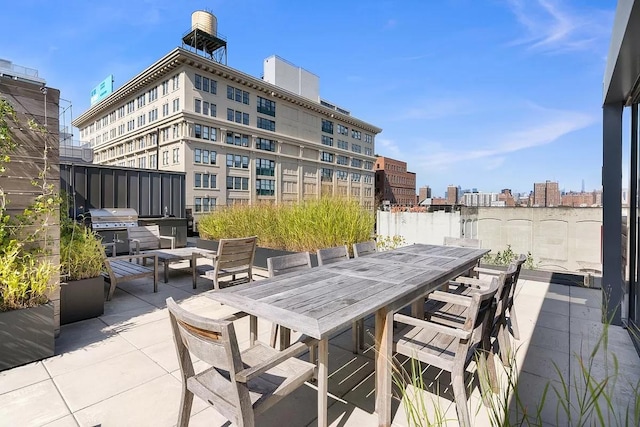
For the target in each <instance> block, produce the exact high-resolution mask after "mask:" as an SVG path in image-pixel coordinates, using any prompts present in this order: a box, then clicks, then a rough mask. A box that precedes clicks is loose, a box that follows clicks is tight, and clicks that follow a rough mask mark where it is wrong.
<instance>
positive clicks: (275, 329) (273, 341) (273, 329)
mask: <svg viewBox="0 0 640 427" xmlns="http://www.w3.org/2000/svg"><path fill="white" fill-rule="evenodd" d="M278 329H279V326H278V324H277V323H274V324H273V325H271V339H270V340H269V344H270V345H271V347H273V348H276V339H277V337H278Z"/></svg>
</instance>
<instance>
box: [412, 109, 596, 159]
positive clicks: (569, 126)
mask: <svg viewBox="0 0 640 427" xmlns="http://www.w3.org/2000/svg"><path fill="white" fill-rule="evenodd" d="M536 109H538V110H540V107H536ZM543 112H544V113H545V114H541V115H539V116H538V121H537V122H536V123H533V124H522V125H520V127H519V129H516V130H512V131H507V132H505V133H502V134H493V135H492V134H485V135H481V134H475V135H474V136H473V137H471V138H472V139H469V140H465V141H446V142H441V143H440V144H429V146H430V147H429V150H428V151H426V154H422V155H421V156H419V157H415V161H417V162H418V163H419V164H420V167H421V168H423V169H425V170H446V169H448V168H451V167H453V166H454V165H456V166H457V165H460V164H464V163H465V162H469V161H477V160H482V162H484V163H483V164H482V166H483V168H484V169H486V170H492V169H496V168H498V167H499V166H500V165H502V163H503V162H504V161H505V160H506V155H507V154H509V153H513V152H516V151H520V150H524V149H528V148H533V147H538V146H542V145H547V144H550V143H552V142H554V141H556V140H558V139H559V138H560V137H562V136H564V135H567V134H569V133H571V132H575V131H577V130H579V129H583V128H585V127H587V126H590V125H591V124H593V123H594V122H595V121H596V119H595V117H592V116H590V115H587V114H584V113H579V112H575V111H561V110H549V109H546V110H543ZM544 116H547V117H546V118H545V117H544ZM471 144H472V145H473V147H475V148H470V147H471ZM438 145H439V146H440V147H462V148H459V149H447V148H440V149H433V147H434V146H436V147H437V146H438Z"/></svg>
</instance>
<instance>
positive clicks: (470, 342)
mask: <svg viewBox="0 0 640 427" xmlns="http://www.w3.org/2000/svg"><path fill="white" fill-rule="evenodd" d="M497 289H498V284H497V280H496V279H494V280H493V281H492V282H491V284H490V285H489V286H488V287H487V288H486V289H483V290H482V291H478V292H474V293H473V294H471V295H469V296H465V295H454V294H451V293H448V292H442V291H434V292H432V293H430V294H429V295H428V299H429V300H431V301H438V302H442V303H445V304H447V305H449V306H454V307H460V308H461V309H462V310H463V313H464V316H463V321H462V322H461V323H460V324H459V325H455V324H454V325H450V326H449V325H443V324H442V323H436V322H434V321H429V320H423V319H418V318H415V317H411V316H406V315H403V314H395V315H394V316H393V319H394V321H396V322H398V323H399V324H403V325H406V326H405V327H404V328H402V329H401V330H400V331H399V332H397V333H396V334H395V335H394V338H393V340H394V348H395V351H396V352H397V353H399V354H402V355H405V356H407V357H409V358H413V359H416V360H418V361H419V362H422V363H426V364H429V365H432V366H435V367H437V368H439V369H443V370H446V371H449V372H450V373H451V385H452V386H453V395H454V399H455V403H456V411H457V413H458V421H459V423H460V425H461V426H463V427H470V426H471V419H470V417H469V410H468V408H467V392H466V386H465V380H464V374H465V370H466V368H467V366H468V365H469V362H471V361H472V360H477V366H478V369H476V371H477V373H478V374H479V375H481V377H482V376H483V375H485V374H486V375H487V377H488V381H489V383H490V384H491V387H492V388H496V387H497V385H496V382H497V380H496V373H495V366H494V364H493V357H492V356H491V355H490V353H489V348H490V343H489V339H488V338H489V333H490V329H489V328H490V325H491V319H492V318H493V311H494V309H495V306H494V304H493V299H494V296H495V294H496V291H497ZM488 354H489V357H487V355H488ZM410 374H411V373H410ZM417 375H421V371H420V372H418V373H417ZM480 386H481V387H482V388H483V390H482V396H483V400H484V401H485V404H488V393H489V390H488V389H487V379H486V378H485V379H484V380H483V378H481V380H480Z"/></svg>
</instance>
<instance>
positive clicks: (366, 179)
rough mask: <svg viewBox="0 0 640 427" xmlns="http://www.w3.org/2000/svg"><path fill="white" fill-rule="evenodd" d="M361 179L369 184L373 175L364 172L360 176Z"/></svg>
mask: <svg viewBox="0 0 640 427" xmlns="http://www.w3.org/2000/svg"><path fill="white" fill-rule="evenodd" d="M362 181H363V182H364V183H365V184H371V183H372V182H373V175H369V174H364V175H363V176H362Z"/></svg>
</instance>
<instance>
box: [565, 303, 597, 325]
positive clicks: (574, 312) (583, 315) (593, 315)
mask: <svg viewBox="0 0 640 427" xmlns="http://www.w3.org/2000/svg"><path fill="white" fill-rule="evenodd" d="M569 310H570V313H571V317H573V318H576V319H584V320H592V321H596V322H599V321H601V320H602V308H600V307H597V308H594V307H589V306H586V305H578V304H571V307H570V308H569Z"/></svg>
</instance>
